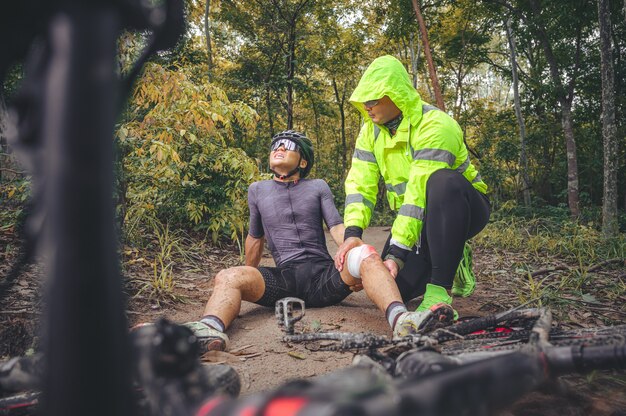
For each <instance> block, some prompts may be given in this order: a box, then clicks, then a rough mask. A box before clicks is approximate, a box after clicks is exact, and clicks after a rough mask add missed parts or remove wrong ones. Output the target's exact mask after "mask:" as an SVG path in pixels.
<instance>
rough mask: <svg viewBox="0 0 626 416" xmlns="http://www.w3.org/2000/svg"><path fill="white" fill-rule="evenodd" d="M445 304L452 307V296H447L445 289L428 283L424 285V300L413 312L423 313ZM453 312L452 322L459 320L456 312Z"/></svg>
mask: <svg viewBox="0 0 626 416" xmlns="http://www.w3.org/2000/svg"><path fill="white" fill-rule="evenodd" d="M441 303H445V304H447V305H452V296H450V295H448V291H447V290H446V288H444V287H441V286H437V285H433V284H432V283H428V284H427V285H426V292H425V293H424V299H423V300H422V303H420V305H419V306H418V307H417V309H416V310H415V311H416V312H425V311H428V310H431V309H432V307H433V306H435V305H438V304H441ZM452 311H453V312H454V320H455V321H456V320H457V319H459V314H458V313H457V311H456V310H454V309H452Z"/></svg>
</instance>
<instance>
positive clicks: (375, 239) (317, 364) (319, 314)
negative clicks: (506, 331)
mask: <svg viewBox="0 0 626 416" xmlns="http://www.w3.org/2000/svg"><path fill="white" fill-rule="evenodd" d="M388 234H389V227H371V228H369V229H367V230H366V231H365V234H364V240H365V241H367V242H368V243H370V244H372V245H373V246H374V247H376V249H377V250H379V252H380V251H382V248H383V246H384V244H385V241H386V239H387V236H388ZM326 237H327V243H328V249H329V252H330V253H331V255H334V253H335V252H336V250H337V245H336V244H335V242H334V241H332V239H331V238H330V235H329V234H328V233H327V236H326ZM261 264H262V265H267V266H272V265H273V264H274V263H273V261H272V259H271V257H270V258H267V257H266V258H263V260H262V262H261ZM479 267H480V266H478V267H477V268H479ZM197 286H198V288H199V289H200V291H199V293H198V295H199V296H198V297H197V298H196V301H195V302H194V304H193V306H192V305H186V307H184V308H181V307H177V308H176V309H177V311H176V312H175V313H174V314H173V315H169V316H168V317H169V318H170V319H174V320H175V321H178V322H184V321H187V320H195V319H198V317H199V316H200V314H201V313H202V309H203V306H204V303H203V302H204V299H206V298H205V297H204V298H203V297H202V296H201V294H203V293H204V294H207V296H208V293H209V290H210V282H209V281H207V280H206V277H203V278H202V280H201V281H200V282H198V284H197ZM481 298H482V297H481V294H480V290H477V293H476V294H475V296H472V298H471V300H468V299H460V300H458V301H455V308H457V310H458V311H459V313H461V315H467V314H475V313H476V307H475V305H480V304H481ZM413 303H415V305H412V306H414V307H416V306H417V301H415V300H414V301H413ZM298 325H299V327H300V329H301V328H302V326H305V327H308V328H313V327H320V328H321V330H323V331H324V330H327V331H343V332H373V333H376V334H382V335H391V331H390V329H389V326H388V324H387V321H386V320H385V317H384V315H383V313H382V312H380V311H379V310H378V309H377V308H376V307H375V306H374V304H373V303H372V302H371V301H370V300H369V299H368V298H367V296H366V295H365V292H364V291H361V292H358V293H353V294H351V295H350V296H348V297H347V298H346V299H345V300H344V301H343V302H341V303H340V304H338V305H336V306H332V307H327V308H316V309H307V310H306V316H305V317H304V319H303V320H302V321H301V323H299V324H298ZM297 328H298V327H297ZM228 335H229V337H230V340H231V345H230V351H231V352H234V353H235V354H241V355H238V356H235V355H231V354H216V357H213V359H215V360H218V361H225V362H227V363H229V364H231V365H233V366H234V367H235V368H236V369H237V371H238V373H239V374H240V376H241V378H242V394H244V395H245V394H248V393H252V392H256V391H260V390H266V389H268V388H272V387H275V386H278V385H280V384H282V383H284V382H285V381H286V380H289V379H293V378H307V377H312V376H315V375H319V374H324V373H326V372H329V371H333V370H335V369H337V368H340V367H345V366H347V365H349V364H350V363H351V361H352V354H351V353H337V352H313V351H308V350H307V349H305V348H304V347H303V346H301V345H297V344H296V345H291V346H290V345H287V344H285V343H283V342H281V337H282V335H283V333H282V332H281V330H280V328H279V327H278V325H277V323H276V319H275V318H274V310H273V309H270V308H265V307H262V306H258V305H254V304H251V303H247V302H244V303H243V305H242V308H241V313H240V316H239V318H238V319H236V320H235V321H234V322H233V324H232V325H231V327H230V328H229V330H228Z"/></svg>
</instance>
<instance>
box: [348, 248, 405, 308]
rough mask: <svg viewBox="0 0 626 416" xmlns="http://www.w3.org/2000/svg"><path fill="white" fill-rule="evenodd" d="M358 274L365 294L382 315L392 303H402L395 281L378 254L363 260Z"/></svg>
mask: <svg viewBox="0 0 626 416" xmlns="http://www.w3.org/2000/svg"><path fill="white" fill-rule="evenodd" d="M346 269H347V268H345V269H344V271H345V270H346ZM360 272H361V283H362V284H363V288H364V289H365V293H366V294H367V296H368V297H369V298H370V299H371V300H372V302H374V304H375V305H376V306H377V307H378V309H380V310H381V311H382V312H383V313H384V312H385V311H386V310H387V307H388V306H389V305H390V304H391V303H392V302H401V303H402V296H401V295H400V291H399V290H398V286H397V285H396V281H395V279H394V278H393V277H392V276H391V273H389V270H387V268H386V267H385V265H384V264H383V261H382V259H381V258H380V256H379V255H378V254H372V255H371V256H369V257H367V258H365V259H363V262H362V263H361V267H360Z"/></svg>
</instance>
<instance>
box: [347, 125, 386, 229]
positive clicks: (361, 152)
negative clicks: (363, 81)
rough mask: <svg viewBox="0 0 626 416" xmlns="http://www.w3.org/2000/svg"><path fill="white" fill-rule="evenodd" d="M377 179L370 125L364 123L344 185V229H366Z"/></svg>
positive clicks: (378, 174)
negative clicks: (353, 227) (354, 227)
mask: <svg viewBox="0 0 626 416" xmlns="http://www.w3.org/2000/svg"><path fill="white" fill-rule="evenodd" d="M379 176H380V173H379V170H378V164H377V163H376V157H375V156H374V132H373V124H372V123H366V124H364V125H363V127H361V131H360V132H359V136H358V137H357V139H356V145H355V148H354V154H353V155H352V167H351V168H350V171H349V172H348V176H347V178H346V182H345V190H346V207H345V211H344V225H345V226H346V227H350V226H356V227H360V228H361V229H363V230H364V229H366V228H367V226H368V225H369V223H370V219H371V218H372V211H373V210H374V206H375V205H376V195H377V194H378V178H379Z"/></svg>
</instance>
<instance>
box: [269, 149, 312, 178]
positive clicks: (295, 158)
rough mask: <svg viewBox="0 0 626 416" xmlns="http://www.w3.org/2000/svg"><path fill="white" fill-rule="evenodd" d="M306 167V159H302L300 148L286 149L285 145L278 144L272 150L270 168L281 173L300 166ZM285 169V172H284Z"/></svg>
mask: <svg viewBox="0 0 626 416" xmlns="http://www.w3.org/2000/svg"><path fill="white" fill-rule="evenodd" d="M298 163H300V167H301V168H304V167H306V160H304V159H302V160H300V152H299V151H298V150H286V149H285V146H284V145H282V144H281V145H280V146H278V148H276V149H275V150H272V151H271V152H270V168H272V169H273V170H275V171H277V172H278V171H281V172H280V173H287V172H290V171H292V170H293V169H295V168H296V166H298ZM282 171H284V172H282Z"/></svg>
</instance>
